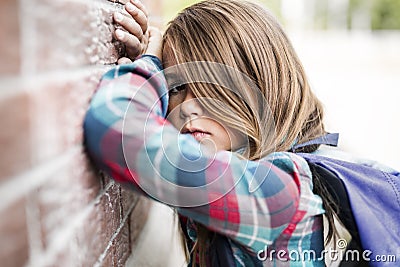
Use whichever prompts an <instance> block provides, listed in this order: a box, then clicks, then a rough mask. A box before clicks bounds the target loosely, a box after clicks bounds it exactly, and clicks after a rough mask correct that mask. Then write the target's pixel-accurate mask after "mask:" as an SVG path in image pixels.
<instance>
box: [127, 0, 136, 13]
mask: <svg viewBox="0 0 400 267" xmlns="http://www.w3.org/2000/svg"><path fill="white" fill-rule="evenodd" d="M135 9H136V7H135V6H134V5H132V4H131V3H129V2H128V3H126V10H128V11H131V12H132V11H135Z"/></svg>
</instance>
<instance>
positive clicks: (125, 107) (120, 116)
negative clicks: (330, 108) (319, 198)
mask: <svg viewBox="0 0 400 267" xmlns="http://www.w3.org/2000/svg"><path fill="white" fill-rule="evenodd" d="M167 101H168V87H167V83H166V81H165V77H164V75H163V73H162V71H161V66H160V62H159V60H158V59H157V58H155V57H151V56H143V57H141V58H139V59H137V60H135V61H134V62H133V63H132V64H129V65H122V66H118V67H116V68H115V69H113V70H111V71H109V72H107V73H106V74H105V75H104V77H103V79H102V81H101V82H100V85H99V88H98V91H97V92H96V94H95V95H94V97H93V99H92V101H91V104H90V108H89V110H88V112H87V115H86V118H85V122H84V130H85V142H86V147H87V150H88V152H89V154H90V156H91V158H92V159H93V160H94V162H95V163H96V164H97V165H98V167H99V168H101V169H103V170H105V171H106V172H108V173H109V174H110V175H111V176H112V177H113V178H114V179H115V180H116V181H118V182H120V183H124V184H128V185H129V186H131V187H133V188H136V189H138V190H140V191H141V192H142V193H144V194H146V195H148V196H149V197H151V198H153V199H155V200H158V201H161V202H163V203H166V204H168V205H170V206H175V207H177V209H178V212H179V213H180V214H182V215H183V216H187V217H190V218H192V219H193V220H195V221H197V222H200V223H202V224H204V225H205V226H207V227H209V228H210V229H212V230H214V231H217V232H219V233H222V234H224V235H227V236H229V237H231V238H233V239H235V240H237V241H238V242H240V243H242V244H244V245H246V246H249V247H251V248H253V249H254V250H255V251H258V250H260V249H263V248H264V246H265V245H266V244H271V243H272V242H273V241H274V240H275V239H276V238H277V237H278V236H279V235H280V234H281V233H282V231H283V230H284V229H285V228H287V226H288V225H289V223H290V222H291V220H292V219H293V217H294V215H295V214H296V212H297V208H298V205H299V198H300V192H299V191H300V172H299V169H302V168H303V167H304V168H306V167H305V166H301V164H305V163H304V162H301V161H299V162H297V163H296V159H293V155H289V153H274V154H271V155H270V156H268V157H267V158H265V159H262V160H260V161H249V160H243V159H242V158H240V157H238V156H237V155H236V153H232V152H229V151H221V152H218V153H217V154H216V155H213V156H212V157H211V156H206V155H205V154H203V153H202V151H201V147H200V145H199V143H198V142H197V141H196V140H195V139H194V138H193V137H192V136H190V135H183V134H180V133H179V132H178V131H177V130H176V129H175V128H174V127H173V126H172V125H171V124H170V123H169V122H168V121H167V120H166V119H165V115H166V109H167ZM254 183H255V184H257V187H254V186H253V185H254ZM251 188H255V189H254V190H250V189H251Z"/></svg>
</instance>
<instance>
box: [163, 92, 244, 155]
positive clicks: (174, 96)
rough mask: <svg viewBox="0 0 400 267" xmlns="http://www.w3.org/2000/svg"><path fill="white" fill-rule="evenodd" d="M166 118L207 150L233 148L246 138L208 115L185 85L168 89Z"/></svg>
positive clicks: (240, 144) (242, 143)
mask: <svg viewBox="0 0 400 267" xmlns="http://www.w3.org/2000/svg"><path fill="white" fill-rule="evenodd" d="M168 120H169V121H170V122H171V123H172V124H173V125H174V126H175V127H176V128H177V129H178V130H179V131H180V132H181V133H182V134H190V135H192V136H193V137H194V138H195V139H196V140H197V141H198V142H200V143H201V144H203V145H204V147H205V148H206V150H207V151H210V152H216V151H220V150H232V151H235V150H237V149H239V148H240V147H242V146H243V145H244V143H245V138H244V137H243V136H242V135H241V134H239V132H238V131H236V130H234V129H230V128H228V127H226V126H225V125H224V124H223V123H222V122H220V121H218V120H217V119H216V118H215V117H213V116H211V114H209V112H207V111H206V110H205V109H204V107H203V106H202V105H201V103H200V102H199V100H198V99H197V98H196V96H195V95H194V94H193V92H192V91H191V90H190V88H188V87H187V86H184V85H183V86H179V87H177V88H172V89H170V93H169V105H168Z"/></svg>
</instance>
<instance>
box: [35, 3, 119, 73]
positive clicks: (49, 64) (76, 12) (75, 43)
mask: <svg viewBox="0 0 400 267" xmlns="http://www.w3.org/2000/svg"><path fill="white" fill-rule="evenodd" d="M35 6H36V10H35V11H36V12H34V13H32V14H31V16H32V18H31V19H32V23H33V24H34V25H36V28H35V35H36V40H35V41H36V47H34V49H33V51H32V53H34V55H36V64H37V66H36V70H37V71H39V72H40V71H46V70H54V69H65V68H70V67H77V66H84V65H93V64H112V63H115V62H116V61H117V59H118V57H119V54H123V53H124V48H123V46H122V44H121V43H120V42H118V41H117V40H116V39H115V38H114V37H113V35H112V33H113V32H114V28H115V27H114V25H113V20H112V13H113V12H114V11H116V10H121V8H122V6H121V5H120V4H113V3H110V2H107V1H69V0H60V1H53V0H37V1H36V3H35ZM55 14H56V15H55ZM50 22H51V23H50Z"/></svg>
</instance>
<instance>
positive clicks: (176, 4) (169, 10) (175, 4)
mask: <svg viewBox="0 0 400 267" xmlns="http://www.w3.org/2000/svg"><path fill="white" fill-rule="evenodd" d="M250 1H251V0H250ZM198 2H201V0H164V1H163V20H164V21H165V22H166V23H168V22H169V21H170V20H172V19H173V18H174V17H175V16H176V15H177V14H178V13H179V12H180V11H181V10H183V9H184V8H185V7H188V6H191V5H192V4H195V3H198ZM252 2H255V3H259V4H261V5H263V6H265V7H266V8H267V9H269V10H270V11H271V12H272V13H273V14H274V15H275V16H276V17H277V18H278V19H280V18H281V10H280V3H281V1H280V0H258V1H256V0H253V1H252Z"/></svg>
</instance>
